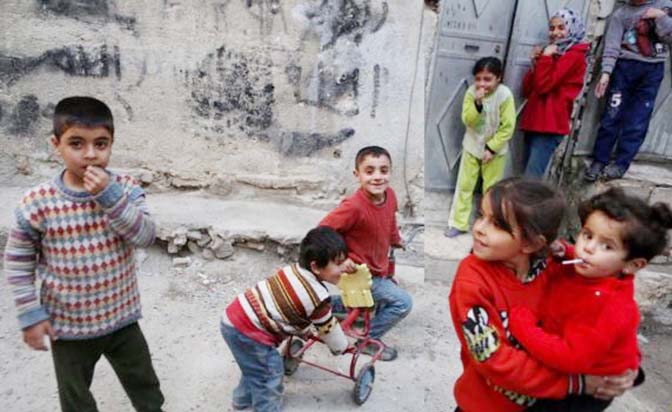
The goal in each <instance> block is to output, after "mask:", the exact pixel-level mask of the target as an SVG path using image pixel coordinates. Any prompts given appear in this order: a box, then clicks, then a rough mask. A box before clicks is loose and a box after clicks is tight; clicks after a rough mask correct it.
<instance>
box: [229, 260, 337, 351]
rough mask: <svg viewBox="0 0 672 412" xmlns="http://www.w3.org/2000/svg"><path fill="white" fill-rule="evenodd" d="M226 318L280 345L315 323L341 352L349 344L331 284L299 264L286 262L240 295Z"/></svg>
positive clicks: (264, 340)
mask: <svg viewBox="0 0 672 412" xmlns="http://www.w3.org/2000/svg"><path fill="white" fill-rule="evenodd" d="M222 320H223V321H224V322H225V323H228V324H230V325H231V326H233V327H235V328H236V329H238V330H239V331H240V332H242V333H243V334H244V335H246V336H248V337H250V338H252V339H254V340H256V341H258V342H260V343H264V344H268V345H277V344H279V343H280V342H282V340H283V339H285V338H286V337H287V336H289V335H302V334H304V333H305V332H307V331H308V330H309V328H310V327H311V325H312V326H315V328H316V329H317V332H318V334H319V335H320V337H321V338H322V339H323V340H324V342H325V343H326V344H327V345H328V346H329V348H330V349H331V351H332V352H334V353H340V352H342V351H343V350H345V348H346V347H347V346H348V341H347V339H346V337H345V334H344V333H343V330H342V329H341V325H340V324H339V323H338V320H336V318H334V316H333V315H332V313H331V303H330V294H329V291H328V290H327V287H326V286H325V285H324V284H323V283H322V282H321V281H320V280H319V279H318V278H317V277H316V276H315V275H314V274H313V273H312V272H310V271H308V270H306V269H304V268H302V267H300V266H299V265H298V264H293V265H289V266H285V267H284V268H282V269H280V270H278V272H277V273H276V274H275V275H273V276H271V277H270V278H268V279H266V280H263V281H261V282H259V283H257V284H256V285H255V286H254V287H252V288H250V289H247V290H246V291H245V292H243V293H241V294H240V295H238V297H237V298H236V299H235V300H234V301H233V302H232V303H231V304H230V305H229V306H228V307H227V308H226V310H225V312H224V314H223V316H222Z"/></svg>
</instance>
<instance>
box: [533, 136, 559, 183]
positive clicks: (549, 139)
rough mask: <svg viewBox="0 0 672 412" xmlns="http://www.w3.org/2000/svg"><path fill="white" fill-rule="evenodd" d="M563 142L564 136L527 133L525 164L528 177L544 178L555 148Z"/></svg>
mask: <svg viewBox="0 0 672 412" xmlns="http://www.w3.org/2000/svg"><path fill="white" fill-rule="evenodd" d="M560 142H562V135H558V134H549V133H538V132H525V151H524V156H523V164H524V165H525V171H524V172H523V174H524V175H525V176H527V177H539V178H541V177H543V176H544V173H545V172H546V168H547V167H548V162H549V161H550V160H551V156H553V152H555V148H556V147H558V145H559V144H560Z"/></svg>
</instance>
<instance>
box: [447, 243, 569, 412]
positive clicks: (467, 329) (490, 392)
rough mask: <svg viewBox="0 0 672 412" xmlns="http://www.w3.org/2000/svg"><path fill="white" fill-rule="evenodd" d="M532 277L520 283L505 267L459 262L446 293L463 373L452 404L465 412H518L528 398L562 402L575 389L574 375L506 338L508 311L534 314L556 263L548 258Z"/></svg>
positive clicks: (473, 260) (477, 261) (469, 260)
mask: <svg viewBox="0 0 672 412" xmlns="http://www.w3.org/2000/svg"><path fill="white" fill-rule="evenodd" d="M547 265H548V266H547V267H546V269H545V270H544V271H542V272H541V273H540V274H539V275H538V276H537V277H535V278H532V279H530V280H529V281H527V282H526V283H523V282H521V281H520V280H518V279H517V278H516V276H515V274H514V273H513V272H512V271H511V269H509V268H507V267H505V266H504V265H502V264H500V263H497V262H487V261H483V260H481V259H478V258H477V257H476V256H474V255H473V254H472V255H469V256H468V257H466V258H465V259H463V260H462V262H460V265H459V267H458V269H457V273H456V274H455V280H454V281H453V286H452V288H451V291H450V297H449V302H450V312H451V315H452V318H453V324H454V327H455V331H456V332H457V335H458V338H459V340H460V344H461V346H462V350H461V360H462V366H463V369H464V371H463V373H462V375H461V376H460V377H459V378H458V380H457V382H456V383H455V388H454V393H455V400H456V401H457V404H458V405H459V407H460V408H461V409H462V410H463V411H465V412H481V411H497V412H518V411H522V410H523V409H525V408H526V407H527V406H529V405H530V404H531V403H532V401H533V397H534V398H556V399H560V398H564V397H566V396H567V395H570V394H575V393H578V392H579V391H580V387H579V386H580V383H579V382H580V380H579V377H578V376H576V375H567V374H563V373H560V372H557V371H555V370H553V369H550V368H549V367H547V366H545V365H544V364H542V363H541V362H540V361H538V360H536V359H534V358H532V357H531V356H530V355H529V354H528V353H527V352H525V351H524V350H522V348H520V346H519V345H518V344H517V343H516V342H515V340H514V339H513V338H512V337H511V335H510V333H509V331H508V314H509V311H510V310H511V308H512V307H514V306H523V307H527V308H529V309H530V310H532V312H534V313H536V312H537V310H538V308H539V306H540V304H541V301H542V298H543V296H544V294H545V292H546V289H547V285H548V282H549V280H550V279H551V278H552V277H554V276H556V274H555V272H557V271H558V270H559V266H560V265H559V264H558V263H557V262H554V261H553V260H552V259H550V258H549V260H548V261H547Z"/></svg>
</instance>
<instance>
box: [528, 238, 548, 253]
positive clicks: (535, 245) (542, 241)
mask: <svg viewBox="0 0 672 412" xmlns="http://www.w3.org/2000/svg"><path fill="white" fill-rule="evenodd" d="M547 244H548V242H547V241H546V236H544V235H539V236H537V237H536V238H535V239H534V240H533V241H529V240H526V241H525V243H524V244H523V252H524V253H530V254H532V253H536V252H538V251H540V250H541V249H543V248H544V246H546V245H547Z"/></svg>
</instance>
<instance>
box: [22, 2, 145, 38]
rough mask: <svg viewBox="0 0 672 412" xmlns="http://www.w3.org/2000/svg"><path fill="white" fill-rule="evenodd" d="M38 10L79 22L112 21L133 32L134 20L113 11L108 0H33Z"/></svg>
mask: <svg viewBox="0 0 672 412" xmlns="http://www.w3.org/2000/svg"><path fill="white" fill-rule="evenodd" d="M35 2H36V4H37V7H38V9H39V10H41V11H43V12H46V13H51V14H54V15H57V16H64V17H69V18H73V19H77V20H81V21H86V22H93V21H98V20H101V19H102V20H104V21H114V22H116V23H118V24H119V25H120V26H121V27H124V28H126V29H127V30H131V31H135V23H136V20H135V18H133V17H128V16H122V15H120V14H117V13H115V12H114V11H113V9H114V7H113V5H110V4H109V1H108V0H86V1H82V0H35Z"/></svg>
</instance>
